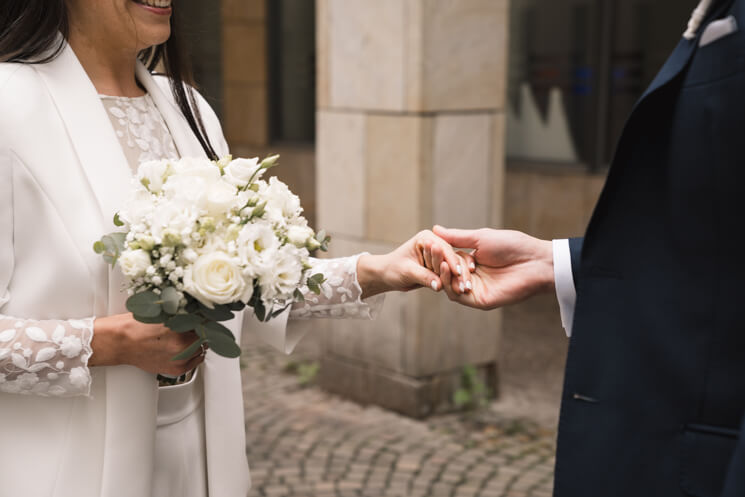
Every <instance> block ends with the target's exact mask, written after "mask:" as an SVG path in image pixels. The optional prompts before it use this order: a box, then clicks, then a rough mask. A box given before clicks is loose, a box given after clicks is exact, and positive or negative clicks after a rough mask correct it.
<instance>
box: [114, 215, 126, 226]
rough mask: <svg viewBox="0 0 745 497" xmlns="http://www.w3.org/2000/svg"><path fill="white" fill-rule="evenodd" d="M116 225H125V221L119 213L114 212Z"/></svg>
mask: <svg viewBox="0 0 745 497" xmlns="http://www.w3.org/2000/svg"><path fill="white" fill-rule="evenodd" d="M114 226H124V222H123V221H122V220H121V218H120V217H119V213H118V212H117V213H116V214H114Z"/></svg>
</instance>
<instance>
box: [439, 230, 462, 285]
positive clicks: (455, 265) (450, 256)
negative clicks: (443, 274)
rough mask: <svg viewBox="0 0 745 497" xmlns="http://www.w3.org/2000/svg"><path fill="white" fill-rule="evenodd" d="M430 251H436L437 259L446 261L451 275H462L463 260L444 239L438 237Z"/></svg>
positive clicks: (456, 276)
mask: <svg viewBox="0 0 745 497" xmlns="http://www.w3.org/2000/svg"><path fill="white" fill-rule="evenodd" d="M432 252H433V254H434V253H437V257H438V258H439V260H441V261H445V262H446V263H447V265H448V268H449V269H450V273H451V275H453V276H454V277H455V278H456V279H458V278H459V277H460V276H462V275H463V272H464V266H463V261H462V260H461V258H460V257H458V256H457V255H456V254H455V250H453V248H452V247H451V246H450V245H448V243H447V242H446V241H444V240H441V239H439V238H438V239H437V240H436V241H435V244H434V247H433V248H432ZM464 283H465V282H464Z"/></svg>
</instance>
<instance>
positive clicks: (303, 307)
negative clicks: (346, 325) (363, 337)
mask: <svg viewBox="0 0 745 497" xmlns="http://www.w3.org/2000/svg"><path fill="white" fill-rule="evenodd" d="M363 255H368V254H367V253H362V254H358V255H355V256H352V257H344V258H340V259H311V260H310V263H311V265H312V266H313V269H312V271H311V274H315V273H323V275H324V276H325V277H326V282H325V283H324V284H323V285H321V294H320V295H316V294H315V293H313V292H311V291H310V290H309V289H308V287H303V288H301V289H300V291H301V292H302V293H303V296H304V297H305V302H297V303H295V304H294V305H293V306H292V310H291V311H290V319H310V318H335V319H350V318H356V319H375V318H376V317H377V315H378V314H379V312H380V309H381V308H382V307H383V302H384V301H385V295H384V294H379V295H375V296H374V297H370V298H368V299H365V300H362V288H360V284H359V281H357V261H358V260H359V258H360V257H361V256H363Z"/></svg>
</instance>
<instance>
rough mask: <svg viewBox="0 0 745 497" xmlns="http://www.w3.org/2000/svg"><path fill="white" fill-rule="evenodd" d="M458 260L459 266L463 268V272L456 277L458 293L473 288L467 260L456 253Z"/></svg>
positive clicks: (466, 291)
mask: <svg viewBox="0 0 745 497" xmlns="http://www.w3.org/2000/svg"><path fill="white" fill-rule="evenodd" d="M456 257H458V260H459V261H460V264H459V265H460V267H461V268H464V269H463V274H462V275H461V276H460V278H458V291H459V292H460V293H468V292H470V291H471V290H473V283H472V282H471V271H469V270H468V269H467V268H468V261H467V260H466V259H465V258H464V257H463V256H462V255H460V254H458V255H456Z"/></svg>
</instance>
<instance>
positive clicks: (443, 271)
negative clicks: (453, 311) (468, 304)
mask: <svg viewBox="0 0 745 497" xmlns="http://www.w3.org/2000/svg"><path fill="white" fill-rule="evenodd" d="M440 280H442V288H443V289H444V290H445V293H446V294H447V296H448V298H449V299H450V300H452V301H453V302H458V300H459V298H458V294H457V293H456V291H455V289H454V288H453V283H454V281H453V280H454V279H453V275H452V274H451V273H450V269H449V268H448V265H447V263H445V262H443V263H442V264H441V265H440Z"/></svg>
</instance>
